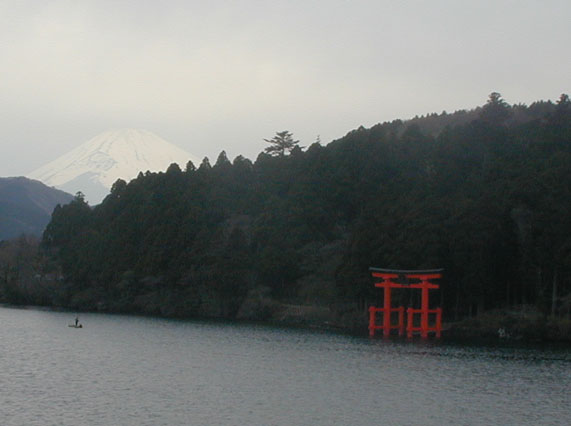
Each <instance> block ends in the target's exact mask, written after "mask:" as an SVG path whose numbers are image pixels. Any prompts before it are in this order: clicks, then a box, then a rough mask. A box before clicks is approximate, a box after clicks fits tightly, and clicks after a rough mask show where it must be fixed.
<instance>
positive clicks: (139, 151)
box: [28, 129, 197, 205]
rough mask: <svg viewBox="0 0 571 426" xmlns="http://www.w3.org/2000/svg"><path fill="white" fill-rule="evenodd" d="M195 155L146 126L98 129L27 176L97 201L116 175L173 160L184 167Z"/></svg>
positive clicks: (157, 168) (134, 173) (126, 175)
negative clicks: (104, 130) (103, 130)
mask: <svg viewBox="0 0 571 426" xmlns="http://www.w3.org/2000/svg"><path fill="white" fill-rule="evenodd" d="M189 160H191V161H193V162H194V163H195V164H196V163H197V161H196V159H195V158H194V157H193V156H192V155H191V154H189V153H187V152H186V151H184V150H182V149H180V148H178V147H176V146H174V145H172V144H170V143H168V142H167V141H165V140H164V139H162V138H160V137H159V136H157V135H155V134H154V133H151V132H149V131H147V130H136V129H122V130H112V131H108V132H104V133H101V134H100V135H98V136H95V137H94V138H93V139H90V140H89V141H87V142H85V143H84V144H82V145H80V146H78V147H77V148H75V149H73V150H72V151H70V152H68V153H67V154H64V155H62V156H61V157H59V158H58V159H56V160H54V161H52V162H50V163H48V164H46V165H44V166H42V167H40V168H39V169H37V170H34V171H33V172H31V173H30V174H29V175H28V177H29V178H31V179H36V180H39V181H41V182H43V183H44V184H46V185H48V186H53V187H56V188H58V189H61V190H63V191H66V192H69V193H71V194H75V193H77V192H78V191H81V192H82V193H83V194H84V195H85V198H86V200H88V201H89V203H90V204H92V205H93V204H99V203H100V202H101V201H102V200H103V198H104V197H105V196H106V195H107V194H109V190H110V189H111V186H112V185H113V183H115V181H116V180H117V179H119V178H120V179H124V180H126V181H127V182H128V181H129V180H131V179H133V178H135V177H136V176H137V175H138V174H139V172H146V171H152V172H157V171H164V170H165V169H166V168H167V167H168V166H169V165H170V164H172V163H177V164H179V165H180V166H181V168H183V169H184V166H185V165H186V163H187V162H188V161H189Z"/></svg>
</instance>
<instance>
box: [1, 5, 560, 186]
mask: <svg viewBox="0 0 571 426" xmlns="http://www.w3.org/2000/svg"><path fill="white" fill-rule="evenodd" d="M569 18H571V4H569V3H568V2H563V1H559V0H556V1H555V0H554V1H546V2H536V1H507V0H504V1H493V2H492V1H481V2H470V3H464V2H462V3H460V2H453V1H443V0H438V1H434V2H420V1H412V2H406V3H404V2H399V3H397V2H390V1H374V2H373V1H358V0H357V1H351V2H348V1H341V0H333V1H310V2H307V1H304V2H301V1H288V2H282V1H276V2H263V1H254V0H248V1H243V2H230V1H215V2H210V3H208V4H205V3H203V2H198V1H172V2H168V3H161V2H154V1H142V2H140V1H139V2H133V1H124V2H111V1H105V0H103V1H80V2H66V1H53V2H49V3H45V2H40V1H24V2H21V1H0V36H1V39H2V42H1V43H0V77H1V78H0V112H1V114H0V124H1V126H2V129H3V134H2V156H0V176H16V175H26V174H28V173H29V172H31V171H32V170H34V169H36V168H38V167H40V166H42V165H44V164H46V163H47V162H49V161H52V160H54V159H56V158H58V157H59V156H61V155H63V154H65V153H66V152H68V151H70V150H72V149H74V148H76V147H77V146H79V145H80V144H82V143H84V142H86V141H88V140H89V139H91V138H93V137H94V136H96V135H98V134H99V133H102V132H104V131H107V130H110V129H115V128H137V129H146V130H149V131H151V132H153V133H156V134H157V135H159V136H160V137H162V138H164V139H165V140H167V141H168V142H170V143H172V144H174V145H176V146H178V147H180V148H181V149H184V150H186V151H188V152H189V153H191V154H192V155H194V156H195V157H198V158H203V157H204V156H208V157H209V158H210V160H211V161H214V160H215V159H216V157H217V155H218V154H219V153H220V151H222V150H225V151H226V152H227V154H228V157H229V158H230V159H233V158H234V157H236V156H237V155H239V154H241V155H244V156H246V157H248V158H250V159H252V160H253V159H255V157H256V156H257V154H258V153H259V152H261V151H262V150H263V149H264V148H265V145H266V144H265V143H264V141H263V139H264V138H271V137H272V136H273V135H274V133H275V132H276V131H282V130H289V131H290V132H292V133H293V134H294V136H295V138H296V139H299V140H300V141H301V144H302V145H305V146H308V145H310V144H311V143H313V142H314V141H315V140H316V139H317V137H318V136H319V137H320V139H321V141H322V142H323V143H324V144H326V143H328V142H330V141H331V140H333V139H336V138H339V137H342V136H344V135H345V134H346V133H347V132H348V131H350V130H352V129H354V128H357V127H359V126H360V125H363V126H365V127H370V126H372V125H374V124H376V123H379V122H384V121H391V120H394V119H407V118H412V117H414V116H415V115H424V114H428V113H433V112H437V113H440V112H442V111H443V110H445V111H447V112H453V111H455V110H459V109H470V108H474V107H476V106H478V105H482V104H484V103H485V101H486V99H487V96H488V94H489V93H490V92H492V91H498V92H500V93H501V94H502V95H503V97H504V99H505V100H506V101H507V102H508V103H510V104H517V103H525V104H530V103H532V102H534V101H537V100H552V101H555V100H557V98H558V97H559V95H560V94H561V93H569V91H570V90H569V76H570V75H571V59H570V57H569V55H566V54H565V51H566V47H567V46H568V45H569V43H570V42H571V29H570V28H569V25H568V22H569Z"/></svg>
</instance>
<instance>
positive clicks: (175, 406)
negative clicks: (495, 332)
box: [0, 308, 571, 426]
mask: <svg viewBox="0 0 571 426" xmlns="http://www.w3.org/2000/svg"><path fill="white" fill-rule="evenodd" d="M73 319H74V316H73V314H70V313H61V312H49V311H41V310H33V309H11V308H0V424H2V425H18V426H20V425H27V426H29V425H42V426H43V425H74V426H77V425H113V426H114V425H312V426H315V425H570V424H571V350H569V348H567V349H566V348H530V347H526V348H524V347H511V348H499V347H496V348H492V347H478V346H460V345H452V344H446V343H434V342H432V343H431V342H420V341H413V342H407V341H383V340H382V339H381V340H379V339H375V340H369V339H368V338H360V337H359V338H358V337H350V336H344V335H335V334H329V333H320V332H314V331H306V330H291V329H281V328H272V327H268V326H255V325H244V324H241V325H235V324H224V323H208V322H192V321H175V320H165V319H157V318H143V317H134V316H120V315H101V314H82V315H81V316H80V322H82V323H83V325H84V328H82V329H74V328H70V327H68V323H72V322H73Z"/></svg>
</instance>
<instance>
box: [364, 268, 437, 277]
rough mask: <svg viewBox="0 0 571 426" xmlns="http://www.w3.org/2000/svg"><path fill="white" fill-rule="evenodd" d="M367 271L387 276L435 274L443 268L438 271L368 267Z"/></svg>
mask: <svg viewBox="0 0 571 426" xmlns="http://www.w3.org/2000/svg"><path fill="white" fill-rule="evenodd" d="M369 271H371V272H386V273H389V274H416V275H420V274H423V275H424V274H436V273H439V272H442V271H444V269H443V268H440V269H384V268H373V267H370V268H369Z"/></svg>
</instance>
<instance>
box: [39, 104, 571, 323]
mask: <svg viewBox="0 0 571 426" xmlns="http://www.w3.org/2000/svg"><path fill="white" fill-rule="evenodd" d="M268 142H269V146H268V150H267V151H268V152H267V153H262V154H260V155H259V156H258V158H257V159H256V161H255V162H254V163H252V162H251V161H250V160H248V159H245V158H243V157H241V156H239V157H237V158H236V159H234V161H232V162H230V161H229V160H228V158H226V155H225V153H224V152H223V153H221V154H220V156H219V157H218V159H217V161H216V163H215V164H214V165H213V166H211V165H210V163H209V162H208V160H206V159H205V160H204V161H203V162H202V164H201V165H200V166H199V167H198V168H195V167H194V165H193V164H192V163H189V164H187V165H183V170H181V168H180V167H179V166H177V165H175V164H173V165H171V166H170V167H169V168H168V170H167V171H166V172H164V173H147V174H140V175H139V177H138V178H137V179H135V180H133V181H131V182H130V183H128V184H127V183H126V182H124V181H120V180H119V181H117V182H116V183H115V185H114V186H113V189H112V191H111V194H110V195H109V196H108V197H107V198H106V199H105V200H104V201H103V203H102V204H100V205H98V206H96V207H95V208H93V209H92V208H90V207H89V206H88V205H87V204H86V203H85V202H84V200H83V199H82V197H81V194H79V195H78V196H77V197H76V198H75V200H74V201H73V202H72V203H71V204H69V205H66V206H63V207H58V208H56V210H55V211H54V213H53V216H52V221H51V223H50V224H49V225H48V228H47V230H46V232H45V233H44V237H43V243H42V246H43V248H44V250H45V252H46V253H47V254H48V255H49V256H50V257H51V259H52V260H53V261H55V262H56V263H55V264H56V265H59V267H60V268H61V274H62V277H63V279H62V280H61V283H60V284H59V287H58V291H57V292H54V293H53V299H54V300H52V301H51V303H53V304H58V305H64V306H71V307H77V308H83V309H102V310H108V311H128V312H145V313H159V314H164V315H176V316H211V317H225V318H235V317H243V318H264V317H265V316H267V315H270V313H269V312H268V310H271V307H272V305H271V303H270V304H269V303H265V302H267V301H268V300H271V301H279V302H282V303H290V304H294V303H295V304H300V305H313V306H327V307H330V308H332V309H333V310H334V311H335V312H336V313H337V315H338V319H340V321H341V322H343V321H344V320H343V318H349V317H351V315H357V316H359V315H361V314H362V313H363V312H364V308H365V307H366V306H367V303H370V302H377V301H378V300H377V298H378V297H379V296H380V294H379V291H378V290H375V289H374V287H373V285H372V281H371V279H370V276H369V272H368V268H369V267H370V266H376V267H384V268H399V269H421V268H444V269H445V271H444V278H443V280H442V282H441V290H440V291H439V295H438V296H437V299H438V300H434V303H437V304H439V305H440V306H442V307H443V309H444V315H445V317H446V318H447V319H449V320H450V319H458V318H462V317H466V316H469V315H473V314H475V313H477V312H482V311H483V310H490V309H495V308H503V307H508V306H513V305H522V304H525V305H535V306H536V307H538V308H539V309H540V310H542V311H543V312H545V313H546V314H553V315H569V311H570V308H571V215H570V213H569V212H571V193H570V191H571V106H570V102H569V99H568V97H567V96H565V95H562V96H561V98H560V99H559V101H558V102H557V103H555V104H554V103H551V102H537V103H534V104H532V105H530V106H525V105H513V106H510V105H509V104H507V103H506V102H504V101H503V100H502V99H501V97H500V96H499V94H496V93H493V94H492V95H490V99H489V100H488V102H487V103H486V104H485V105H484V106H483V107H480V108H478V109H476V110H473V111H461V112H457V113H454V114H446V113H442V114H437V115H429V116H426V117H417V118H415V119H414V120H411V121H408V122H402V121H395V122H391V123H383V124H379V125H376V126H373V127H372V128H370V129H365V128H359V129H356V130H354V131H351V132H350V133H348V134H347V135H346V136H345V137H343V138H341V139H339V140H336V141H333V142H331V143H330V144H328V145H327V146H321V145H320V144H319V143H314V144H312V145H311V146H309V147H307V149H304V148H301V147H299V146H298V144H297V141H295V140H293V138H292V134H291V133H289V132H281V133H279V134H277V135H276V137H274V138H273V139H270V140H268ZM398 297H409V295H408V293H407V294H406V295H401V296H398ZM264 301H265V302H264ZM347 321H348V320H347ZM364 326H366V323H365V322H363V327H364Z"/></svg>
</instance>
